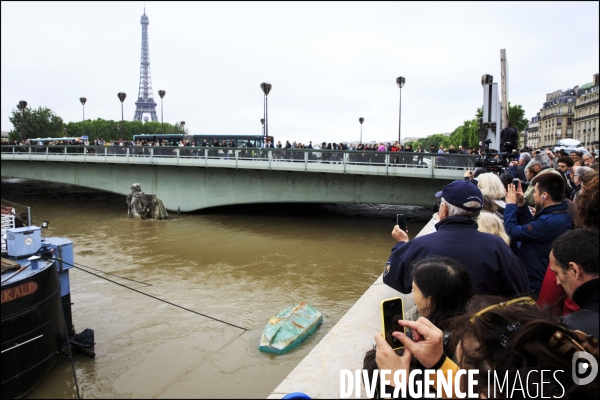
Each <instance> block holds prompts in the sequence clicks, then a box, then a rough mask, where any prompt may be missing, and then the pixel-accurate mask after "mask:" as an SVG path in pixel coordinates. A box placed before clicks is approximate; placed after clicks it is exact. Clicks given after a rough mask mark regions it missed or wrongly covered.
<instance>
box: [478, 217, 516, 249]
mask: <svg viewBox="0 0 600 400" xmlns="http://www.w3.org/2000/svg"><path fill="white" fill-rule="evenodd" d="M477 230H478V231H479V232H485V233H491V234H492V235H495V236H498V237H499V238H500V239H502V240H504V243H506V244H507V245H508V246H510V237H508V235H507V234H506V230H505V229H504V222H503V221H502V220H501V219H500V218H498V216H497V215H496V214H494V213H491V212H487V211H483V212H482V213H481V214H479V218H477Z"/></svg>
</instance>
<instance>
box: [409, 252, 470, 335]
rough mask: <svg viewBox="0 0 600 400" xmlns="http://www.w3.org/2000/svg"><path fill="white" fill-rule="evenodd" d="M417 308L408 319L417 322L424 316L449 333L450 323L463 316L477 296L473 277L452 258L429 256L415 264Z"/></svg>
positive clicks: (414, 276) (413, 273)
mask: <svg viewBox="0 0 600 400" xmlns="http://www.w3.org/2000/svg"><path fill="white" fill-rule="evenodd" d="M412 270H413V272H412V277H413V282H412V292H413V297H414V299H415V307H413V308H412V309H411V310H409V312H408V313H407V315H406V316H405V319H410V320H413V321H416V320H417V319H418V318H419V317H420V316H423V317H426V318H427V319H429V320H430V321H431V322H433V324H435V326H437V327H438V328H440V329H442V330H443V331H446V330H447V329H446V327H447V326H446V325H447V321H448V320H449V319H450V318H452V317H455V316H457V315H460V314H463V313H464V311H465V305H466V304H467V302H468V301H469V300H470V299H471V297H473V294H474V293H473V288H472V285H471V278H470V277H469V274H468V273H467V271H466V270H465V269H464V268H463V266H462V265H460V264H459V263H458V262H457V261H455V260H454V259H452V258H450V257H439V256H434V257H426V258H423V259H421V260H419V261H416V262H414V263H413V266H412Z"/></svg>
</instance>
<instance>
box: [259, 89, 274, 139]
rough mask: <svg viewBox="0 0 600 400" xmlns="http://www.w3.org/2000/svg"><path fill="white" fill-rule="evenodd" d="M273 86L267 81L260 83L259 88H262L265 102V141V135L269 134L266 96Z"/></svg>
mask: <svg viewBox="0 0 600 400" xmlns="http://www.w3.org/2000/svg"><path fill="white" fill-rule="evenodd" d="M272 87H273V85H271V84H270V83H267V82H263V83H261V84H260V88H261V89H262V91H263V93H264V94H265V104H264V106H265V107H264V112H265V118H264V119H265V124H264V126H265V132H264V142H265V143H267V136H269V111H268V107H267V106H268V104H267V97H268V96H269V92H270V91H271V88H272Z"/></svg>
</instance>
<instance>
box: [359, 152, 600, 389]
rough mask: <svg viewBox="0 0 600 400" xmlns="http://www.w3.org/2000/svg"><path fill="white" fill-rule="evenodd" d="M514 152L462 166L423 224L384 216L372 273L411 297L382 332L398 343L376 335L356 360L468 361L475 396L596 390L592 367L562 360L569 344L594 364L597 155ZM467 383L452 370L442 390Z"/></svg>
mask: <svg viewBox="0 0 600 400" xmlns="http://www.w3.org/2000/svg"><path fill="white" fill-rule="evenodd" d="M514 158H515V159H514V160H511V161H510V163H509V166H508V167H507V168H506V169H505V171H504V173H502V174H498V173H493V172H486V171H485V170H484V171H481V170H479V171H466V172H465V173H464V180H457V181H454V182H452V183H450V184H448V185H447V186H445V187H444V188H443V190H442V191H440V192H438V193H436V197H437V198H438V199H439V210H438V213H437V215H436V218H437V221H438V222H437V223H436V224H435V230H433V232H431V233H429V234H425V235H419V236H418V237H416V238H415V239H412V240H409V238H408V235H407V234H406V232H405V231H403V230H402V229H400V227H399V226H397V225H396V226H395V227H394V229H393V231H392V233H391V235H392V237H393V238H394V240H395V241H396V245H395V246H394V247H393V249H392V251H391V255H390V257H389V259H388V262H387V264H386V266H385V268H384V271H383V281H384V283H385V284H387V285H388V286H390V287H392V288H394V289H396V290H398V291H399V292H401V293H404V294H408V293H412V294H413V297H414V300H415V304H416V305H415V307H414V308H413V309H411V310H409V311H408V312H407V313H405V316H404V317H405V318H404V320H402V319H401V318H400V319H398V318H396V319H395V320H393V323H395V324H396V326H395V329H394V332H391V331H390V332H387V335H391V336H393V337H394V338H396V340H398V341H399V343H400V345H402V346H404V348H403V349H401V350H398V351H394V350H393V349H392V347H391V346H390V343H389V342H388V341H386V340H385V339H384V337H383V336H382V335H381V334H377V335H375V342H376V344H375V346H374V349H373V350H370V351H368V352H367V354H366V356H365V364H364V368H365V369H367V370H369V371H372V370H375V369H388V370H391V371H392V373H394V372H399V373H405V374H406V375H405V376H406V377H408V376H409V373H411V371H413V370H419V371H423V370H424V369H432V370H437V371H442V372H443V373H444V374H447V373H448V371H452V372H453V375H452V376H455V374H456V373H457V372H459V371H460V370H467V369H468V370H478V375H477V379H478V382H477V383H476V384H475V392H476V394H480V395H483V396H485V397H483V396H480V397H483V398H486V397H489V396H494V397H503V398H506V397H513V396H515V395H518V396H519V397H530V396H533V397H538V396H548V397H553V396H554V397H562V398H578V399H579V398H597V396H598V389H600V387H599V377H598V376H597V375H595V374H597V367H596V369H595V371H596V372H594V370H592V373H591V374H588V375H587V376H591V378H590V380H589V382H587V381H586V382H587V383H586V384H585V385H584V384H582V383H581V381H580V379H583V378H582V376H580V375H579V374H581V371H580V370H578V369H577V368H576V367H575V366H573V367H572V368H571V365H572V363H575V361H574V360H575V359H576V357H578V356H577V354H581V353H578V352H582V353H585V354H587V355H588V356H589V357H590V358H588V359H587V361H586V362H588V363H589V362H590V361H593V362H595V363H596V364H595V365H596V366H597V363H598V357H599V356H598V338H599V332H598V331H599V318H598V317H599V316H598V312H599V293H600V280H599V275H598V266H599V263H598V259H599V226H600V223H599V215H600V209H599V198H598V196H599V189H598V180H599V177H598V158H597V157H594V156H593V155H590V154H587V153H581V152H579V151H577V150H574V151H571V152H569V153H568V154H567V152H565V151H557V152H556V153H553V152H552V151H551V150H545V151H544V150H541V149H540V150H531V149H522V150H521V151H520V152H516V156H515V157H514ZM497 172H500V171H497ZM404 328H406V330H405V329H404ZM388 337H389V336H388ZM576 353H577V354H576ZM572 360H573V361H572ZM593 362H592V364H591V365H594V364H593ZM542 370H546V371H550V372H549V373H547V376H550V375H551V376H552V377H551V378H550V379H545V378H544V377H543V375H541V374H543V372H542ZM488 371H494V372H493V373H494V375H491V376H490V375H489V374H488V373H487V372H488ZM588 372H589V371H588ZM369 376H370V373H369ZM494 376H496V377H498V379H499V381H494V379H493V378H494ZM465 377H466V376H465ZM505 377H506V378H507V380H508V382H509V385H508V386H507V385H504V388H502V386H503V385H502V383H501V381H503V380H504V379H505ZM519 377H522V380H520V379H519ZM525 377H527V379H525ZM540 378H541V379H540ZM515 379H517V380H518V381H519V382H520V389H518V390H517V392H514V385H513V382H515ZM390 380H391V376H390ZM433 380H434V384H433V386H435V385H436V384H435V381H436V379H435V375H434V376H433ZM426 383H427V382H426V381H424V379H423V378H422V377H421V378H420V384H421V385H424V384H426ZM378 384H379V383H378ZM394 386H395V385H394V383H393V382H391V385H390V386H386V387H387V389H386V390H385V391H386V392H387V393H393V392H394V389H395V387H394ZM466 387H467V379H462V380H459V381H458V382H455V384H454V385H453V386H452V388H451V389H452V391H453V395H454V396H456V394H457V393H459V392H458V390H460V391H462V392H466ZM490 388H492V389H493V390H494V391H493V392H490ZM432 392H434V393H435V388H432ZM438 393H439V392H438ZM515 393H516V394H515ZM532 393H538V394H535V395H532ZM381 396H383V394H382V393H380V392H378V391H377V392H376V393H375V395H374V397H375V398H380V397H381ZM383 397H385V396H383Z"/></svg>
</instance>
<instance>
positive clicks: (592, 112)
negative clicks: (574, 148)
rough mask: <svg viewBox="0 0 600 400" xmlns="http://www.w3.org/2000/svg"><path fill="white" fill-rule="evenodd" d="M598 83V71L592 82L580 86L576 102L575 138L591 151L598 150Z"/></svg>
mask: <svg viewBox="0 0 600 400" xmlns="http://www.w3.org/2000/svg"><path fill="white" fill-rule="evenodd" d="M598 84H599V82H598V74H597V73H596V74H594V76H593V81H592V82H590V83H586V84H585V85H581V87H579V88H578V91H577V101H576V103H575V117H574V123H575V139H577V140H579V141H581V145H582V146H583V147H585V148H586V149H587V151H589V152H592V151H595V150H598V139H599V136H598V130H597V128H598V93H599V92H598V87H599V86H598Z"/></svg>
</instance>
